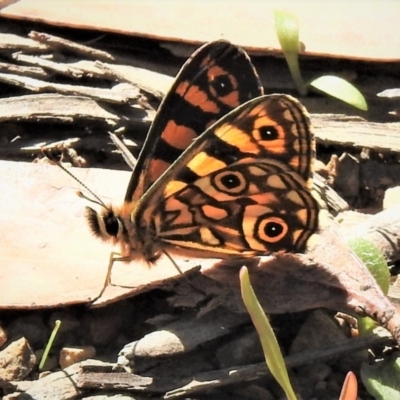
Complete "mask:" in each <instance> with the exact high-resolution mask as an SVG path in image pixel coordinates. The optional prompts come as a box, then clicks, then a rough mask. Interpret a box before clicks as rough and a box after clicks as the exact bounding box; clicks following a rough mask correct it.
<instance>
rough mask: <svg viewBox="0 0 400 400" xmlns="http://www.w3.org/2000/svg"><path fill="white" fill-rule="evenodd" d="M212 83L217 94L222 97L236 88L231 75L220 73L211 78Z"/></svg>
mask: <svg viewBox="0 0 400 400" xmlns="http://www.w3.org/2000/svg"><path fill="white" fill-rule="evenodd" d="M210 85H211V88H212V89H213V90H214V92H215V94H216V95H217V96H220V97H225V96H227V95H228V94H230V93H231V92H232V91H233V90H234V87H233V85H232V81H231V79H230V78H229V75H219V76H216V77H214V78H213V79H212V80H211V82H210Z"/></svg>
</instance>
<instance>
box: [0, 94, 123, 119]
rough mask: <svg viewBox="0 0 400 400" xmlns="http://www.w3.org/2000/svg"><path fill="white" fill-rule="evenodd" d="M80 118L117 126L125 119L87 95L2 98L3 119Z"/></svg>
mask: <svg viewBox="0 0 400 400" xmlns="http://www.w3.org/2000/svg"><path fill="white" fill-rule="evenodd" d="M79 119H83V120H92V121H100V122H103V123H104V124H106V125H110V126H114V125H116V124H117V123H120V122H122V121H123V118H121V117H120V116H118V115H116V114H113V113H111V112H109V111H107V110H106V109H105V108H103V107H100V106H99V104H98V103H97V102H96V101H94V100H92V99H89V98H87V97H82V96H64V95H61V94H50V93H43V94H38V95H28V96H18V97H10V98H5V99H0V121H1V122H4V121H40V120H47V121H58V122H64V123H72V122H76V121H77V120H79Z"/></svg>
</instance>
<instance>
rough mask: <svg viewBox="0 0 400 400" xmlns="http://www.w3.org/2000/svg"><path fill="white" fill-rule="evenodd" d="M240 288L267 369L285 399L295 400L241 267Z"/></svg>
mask: <svg viewBox="0 0 400 400" xmlns="http://www.w3.org/2000/svg"><path fill="white" fill-rule="evenodd" d="M240 287H241V292H242V299H243V302H244V304H245V306H246V309H247V311H248V313H249V314H250V317H251V320H252V321H253V324H254V326H255V328H256V330H257V333H258V335H259V337H260V342H261V346H262V348H263V352H264V357H265V361H266V363H267V366H268V369H269V370H270V371H271V374H272V375H273V376H274V378H275V379H276V380H277V382H278V383H279V384H280V385H281V387H282V389H283V390H284V392H285V394H286V397H287V398H288V399H289V400H296V395H295V393H294V391H293V388H292V385H291V384H290V380H289V375H288V372H287V369H286V366H285V361H284V359H283V356H282V353H281V350H280V348H279V344H278V341H277V340H276V337H275V334H274V331H273V330H272V327H271V325H270V323H269V321H268V318H267V316H266V315H265V313H264V310H263V309H262V307H261V305H260V303H259V302H258V300H257V297H256V295H255V293H254V290H253V288H252V287H251V284H250V279H249V272H248V270H247V268H246V267H243V268H241V270H240Z"/></svg>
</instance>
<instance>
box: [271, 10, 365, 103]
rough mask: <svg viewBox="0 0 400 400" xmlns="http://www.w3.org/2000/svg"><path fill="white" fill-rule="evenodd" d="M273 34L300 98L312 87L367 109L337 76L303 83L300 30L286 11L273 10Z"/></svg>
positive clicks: (357, 91) (351, 89)
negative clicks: (275, 35)
mask: <svg viewBox="0 0 400 400" xmlns="http://www.w3.org/2000/svg"><path fill="white" fill-rule="evenodd" d="M274 20H275V32H276V34H277V36H278V40H279V43H280V45H281V48H282V52H283V54H284V56H285V59H286V62H287V64H288V67H289V70H290V74H291V75H292V78H293V81H294V83H295V85H296V88H297V90H298V92H299V93H300V96H306V95H307V87H310V86H311V87H313V88H314V89H317V90H318V91H321V92H324V93H326V94H327V95H329V96H332V97H335V98H337V99H339V100H342V101H344V102H345V103H347V104H350V105H352V106H354V107H356V108H359V109H360V110H363V111H366V110H367V109H368V106H367V102H366V100H365V98H364V96H363V95H362V94H361V93H360V91H359V90H358V89H356V88H355V87H354V86H353V85H352V84H351V83H349V82H347V81H345V80H344V79H342V78H339V77H337V76H331V75H326V76H321V77H319V78H316V79H314V80H312V81H311V82H310V83H308V84H306V83H304V80H303V78H302V76H301V72H300V67H299V49H300V40H299V37H300V33H299V32H300V29H299V23H298V20H297V18H296V17H295V16H294V15H292V14H290V13H289V12H287V11H283V10H275V11H274Z"/></svg>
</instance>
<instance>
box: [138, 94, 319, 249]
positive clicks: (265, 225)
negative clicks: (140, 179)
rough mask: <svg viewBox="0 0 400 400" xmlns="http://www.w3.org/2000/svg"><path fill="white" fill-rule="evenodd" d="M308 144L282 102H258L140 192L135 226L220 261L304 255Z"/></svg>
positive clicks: (311, 224) (294, 113) (313, 212)
mask: <svg viewBox="0 0 400 400" xmlns="http://www.w3.org/2000/svg"><path fill="white" fill-rule="evenodd" d="M314 147H315V144H314V138H313V135H312V132H311V125H310V122H309V118H308V115H307V113H306V111H305V109H304V107H302V106H301V104H300V103H299V102H298V101H297V100H295V99H294V98H292V97H290V96H287V95H270V96H261V97H258V98H256V99H253V100H251V101H249V102H247V103H245V104H244V105H242V106H240V107H238V108H237V109H235V110H234V111H232V112H230V113H229V114H228V115H226V116H225V117H223V118H222V119H220V120H219V121H218V122H217V123H216V124H214V125H213V126H211V127H210V128H209V129H208V130H206V131H205V132H204V133H203V134H202V135H201V136H200V137H198V139H196V140H195V142H193V144H192V145H191V146H190V147H189V148H188V149H187V150H186V151H185V152H184V153H183V154H182V155H181V157H180V158H179V160H177V161H176V162H175V163H174V164H173V165H172V166H171V167H170V168H169V169H168V170H167V171H166V172H165V174H164V175H163V176H162V179H160V180H159V181H157V182H156V183H155V185H154V186H153V187H151V188H150V190H149V191H148V192H147V193H146V195H145V196H144V199H143V201H142V202H141V204H140V205H139V206H138V209H137V212H136V213H135V223H136V224H137V225H138V226H143V227H144V226H145V225H146V223H145V221H149V220H151V221H153V223H154V225H155V226H154V227H153V228H152V229H154V230H155V231H156V232H157V236H158V238H159V239H160V240H162V241H163V242H165V243H166V244H167V245H171V246H178V247H180V248H187V249H192V250H196V251H197V252H207V253H208V254H214V255H217V256H218V255H219V256H226V255H255V254H265V253H268V252H274V251H282V250H285V251H287V250H295V251H301V250H304V246H305V244H306V242H307V239H308V238H309V237H310V235H311V234H312V233H313V232H314V231H315V230H316V228H317V224H318V206H317V203H316V201H315V200H314V199H313V197H312V195H311V194H310V191H309V185H310V183H311V175H312V160H313V157H314Z"/></svg>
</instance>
